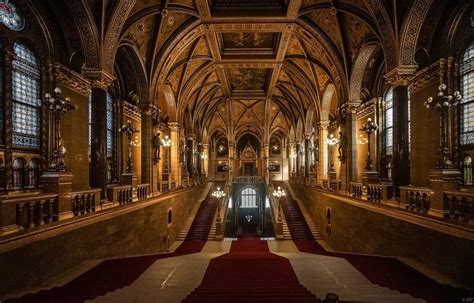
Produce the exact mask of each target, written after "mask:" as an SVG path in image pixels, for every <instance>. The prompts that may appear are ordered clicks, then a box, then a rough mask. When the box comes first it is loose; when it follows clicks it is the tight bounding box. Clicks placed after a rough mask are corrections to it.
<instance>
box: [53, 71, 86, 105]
mask: <svg viewBox="0 0 474 303" xmlns="http://www.w3.org/2000/svg"><path fill="white" fill-rule="evenodd" d="M53 68H54V79H55V80H56V81H57V82H58V84H60V85H64V86H65V87H67V88H69V89H71V90H73V91H75V92H78V93H80V94H81V95H83V96H86V97H88V96H89V94H90V92H91V82H90V81H89V80H88V79H87V78H86V77H85V76H84V75H81V74H79V73H78V72H75V71H73V70H72V69H70V68H68V67H65V66H64V65H62V64H60V63H55V64H54V67H53Z"/></svg>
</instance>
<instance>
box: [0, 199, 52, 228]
mask: <svg viewBox="0 0 474 303" xmlns="http://www.w3.org/2000/svg"><path fill="white" fill-rule="evenodd" d="M57 220H58V195H57V194H52V193H40V194H37V195H31V196H27V197H18V196H11V197H8V196H4V198H3V199H2V200H0V235H1V234H7V233H11V232H15V231H18V230H22V229H24V228H33V227H35V226H37V225H44V224H48V223H51V222H53V221H57Z"/></svg>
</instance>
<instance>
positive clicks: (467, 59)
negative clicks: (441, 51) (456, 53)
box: [460, 43, 474, 145]
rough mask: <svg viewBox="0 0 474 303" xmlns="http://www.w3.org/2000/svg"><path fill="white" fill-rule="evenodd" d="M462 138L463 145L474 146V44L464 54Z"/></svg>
mask: <svg viewBox="0 0 474 303" xmlns="http://www.w3.org/2000/svg"><path fill="white" fill-rule="evenodd" d="M460 71H461V91H462V92H461V93H462V95H463V100H462V102H461V119H460V121H461V136H460V142H461V144H462V145H466V144H474V43H472V44H471V45H470V46H469V47H468V48H467V49H466V51H465V52H464V55H463V57H462V62H461V68H460Z"/></svg>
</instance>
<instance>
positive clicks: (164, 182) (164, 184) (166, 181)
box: [161, 173, 171, 193]
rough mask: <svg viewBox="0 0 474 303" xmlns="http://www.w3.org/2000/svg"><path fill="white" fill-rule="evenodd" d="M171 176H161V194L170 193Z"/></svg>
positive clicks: (167, 174) (165, 174) (164, 174)
mask: <svg viewBox="0 0 474 303" xmlns="http://www.w3.org/2000/svg"><path fill="white" fill-rule="evenodd" d="M170 183H171V182H170V174H169V173H162V174H161V192H162V193H167V192H169V191H170V186H171V184H170Z"/></svg>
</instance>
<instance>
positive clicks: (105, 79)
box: [82, 68, 114, 90]
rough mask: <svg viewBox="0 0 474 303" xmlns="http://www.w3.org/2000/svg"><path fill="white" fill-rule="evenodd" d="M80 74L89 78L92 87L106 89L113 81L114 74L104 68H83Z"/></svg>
mask: <svg viewBox="0 0 474 303" xmlns="http://www.w3.org/2000/svg"><path fill="white" fill-rule="evenodd" d="M82 74H83V75H84V76H86V77H87V78H88V79H90V81H91V84H92V87H93V88H101V89H103V90H107V89H108V88H109V87H110V86H111V85H112V82H113V81H114V76H112V75H111V74H109V73H107V72H106V71H104V70H99V69H89V68H83V69H82Z"/></svg>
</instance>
